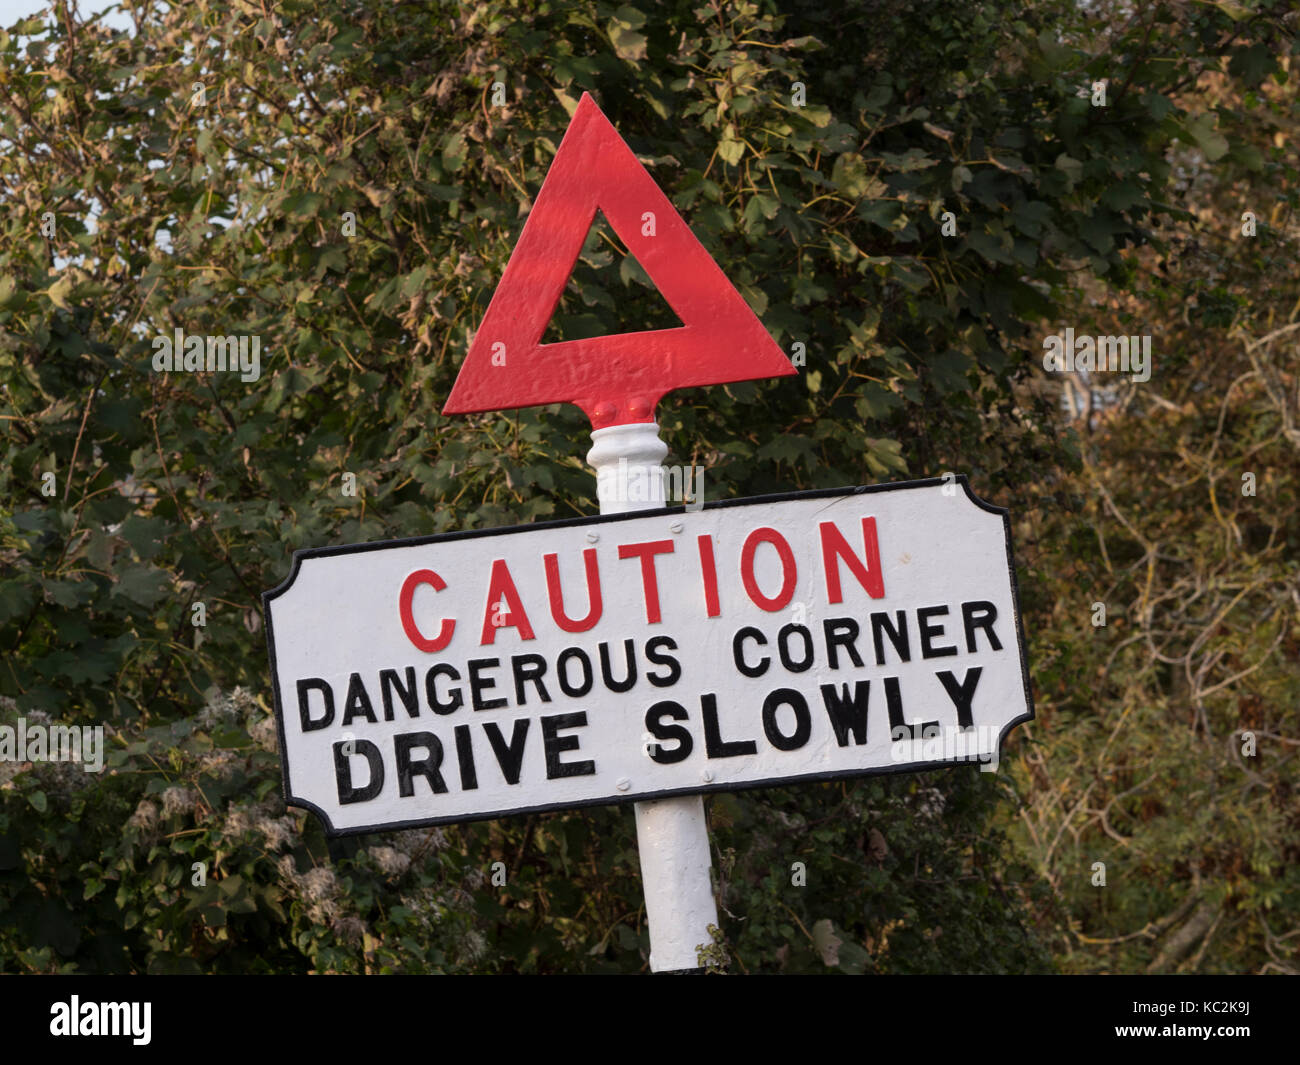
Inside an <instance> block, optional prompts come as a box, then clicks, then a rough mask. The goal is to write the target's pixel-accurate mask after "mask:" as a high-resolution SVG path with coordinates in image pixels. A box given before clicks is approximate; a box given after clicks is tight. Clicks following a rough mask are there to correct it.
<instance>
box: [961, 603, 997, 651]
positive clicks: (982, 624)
mask: <svg viewBox="0 0 1300 1065" xmlns="http://www.w3.org/2000/svg"><path fill="white" fill-rule="evenodd" d="M997 619H998V608H997V607H995V606H994V605H993V604H992V603H990V602H989V601H988V600H987V599H982V600H980V601H979V602H977V603H962V605H961V620H962V624H963V625H964V626H965V628H966V650H967V651H969V652H970V653H971V654H974V653H975V650H976V648H975V630H976V629H983V630H984V633H985V635H986V636H988V638H989V646H990V647H992V648H993V650H995V651H1001V650H1002V641H1001V640H999V639H998V635H997V633H995V632H994V631H993V622H995V621H997Z"/></svg>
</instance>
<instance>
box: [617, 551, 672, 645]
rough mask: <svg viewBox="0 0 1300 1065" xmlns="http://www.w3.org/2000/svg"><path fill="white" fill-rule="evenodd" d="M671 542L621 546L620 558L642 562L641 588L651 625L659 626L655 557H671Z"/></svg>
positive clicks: (646, 616) (657, 580)
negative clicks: (636, 559) (643, 591)
mask: <svg viewBox="0 0 1300 1065" xmlns="http://www.w3.org/2000/svg"><path fill="white" fill-rule="evenodd" d="M672 553H673V542H672V541H671V540H651V541H649V542H648V543H644V544H620V545H619V548H618V557H619V558H639V559H640V560H641V586H642V588H643V589H644V590H645V619H646V621H648V622H649V623H650V624H651V625H658V624H659V622H660V621H661V620H662V618H661V617H660V615H659V579H658V576H657V574H656V573H655V555H671V554H672Z"/></svg>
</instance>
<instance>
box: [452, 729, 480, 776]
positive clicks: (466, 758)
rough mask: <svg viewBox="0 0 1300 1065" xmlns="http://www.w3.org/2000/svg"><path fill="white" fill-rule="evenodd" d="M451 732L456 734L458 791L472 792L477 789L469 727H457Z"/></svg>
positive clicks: (476, 774) (476, 773)
mask: <svg viewBox="0 0 1300 1065" xmlns="http://www.w3.org/2000/svg"><path fill="white" fill-rule="evenodd" d="M452 731H453V732H455V734H456V761H457V762H458V763H459V764H460V789H461V791H474V790H476V789H477V788H478V770H476V769H475V768H474V746H473V744H472V743H471V742H470V736H469V726H468V725H457V726H456V727H455V728H454V729H453V730H452Z"/></svg>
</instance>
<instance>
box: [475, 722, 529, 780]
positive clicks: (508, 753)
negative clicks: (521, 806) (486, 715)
mask: <svg viewBox="0 0 1300 1065" xmlns="http://www.w3.org/2000/svg"><path fill="white" fill-rule="evenodd" d="M531 720H532V719H531V718H527V717H521V718H519V719H518V720H516V721H515V728H514V731H513V732H512V733H511V734H510V743H509V744H508V745H507V743H506V738H505V736H503V735H502V734H501V729H500V728H499V727H498V725H497V723H496V722H495V721H487V722H485V723H484V725H483V731H484V732H486V733H487V738H488V743H490V744H492V753H493V754H495V755H496V756H497V764H498V765H499V766H500V767H501V774H502V776H504V777H505V778H506V783H507V784H518V783H519V774H520V772H521V771H522V770H523V767H524V743H525V742H526V741H527V740H528V723H529V722H530V721H531Z"/></svg>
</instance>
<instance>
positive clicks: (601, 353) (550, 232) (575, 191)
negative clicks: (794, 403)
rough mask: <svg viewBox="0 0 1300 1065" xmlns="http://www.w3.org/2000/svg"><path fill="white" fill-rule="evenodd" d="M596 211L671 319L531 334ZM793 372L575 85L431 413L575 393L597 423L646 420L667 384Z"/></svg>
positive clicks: (555, 298) (542, 323) (568, 397)
mask: <svg viewBox="0 0 1300 1065" xmlns="http://www.w3.org/2000/svg"><path fill="white" fill-rule="evenodd" d="M598 208H599V209H600V210H601V211H603V212H604V213H605V217H606V218H607V219H608V221H609V224H610V225H611V226H613V228H614V232H616V233H617V234H618V235H619V237H620V238H621V239H622V240H623V243H624V244H625V245H626V246H627V248H628V249H629V250H630V251H631V252H632V254H633V255H635V256H636V259H637V261H638V262H640V264H641V265H642V266H643V267H644V268H645V271H646V273H647V274H649V275H650V279H651V280H652V281H653V282H654V283H655V284H656V285H657V286H658V288H659V291H660V292H661V293H662V294H663V297H664V299H665V300H667V301H668V304H669V306H670V307H672V309H673V310H674V311H675V312H676V314H677V317H678V318H679V319H681V321H682V322H683V323H684V324H683V325H682V326H681V327H679V328H675V329H655V330H650V331H647V332H640V333H619V334H615V335H612V336H603V337H591V338H589V339H585V340H566V341H563V342H561V343H557V344H543V343H541V339H542V334H543V332H544V331H545V330H546V326H547V324H548V323H549V322H550V320H551V315H552V314H553V313H554V311H555V308H556V305H557V304H558V303H559V302H560V296H561V294H562V293H563V292H564V287H565V285H566V284H567V283H568V280H569V276H570V275H571V274H572V272H573V266H574V263H576V262H577V260H578V255H579V253H580V252H581V251H582V246H583V243H584V242H585V240H586V238H587V233H588V231H589V230H590V229H591V224H592V222H593V221H594V220H595V217H596V210H597V209H598ZM796 372H797V371H796V370H795V368H794V367H793V366H792V365H791V364H790V360H789V359H787V358H786V356H785V354H784V353H783V352H782V351H781V349H780V348H779V347H778V346H777V344H776V342H775V341H774V340H773V339H772V338H771V337H770V336H769V335H768V333H767V330H765V329H764V328H763V324H762V323H761V322H760V321H759V320H758V317H757V316H756V315H755V314H754V312H753V311H752V310H750V308H749V305H748V304H747V303H746V302H745V301H744V299H743V298H742V297H741V295H740V293H739V292H737V291H736V289H735V288H734V287H733V286H732V284H731V282H730V281H728V280H727V278H726V275H724V274H723V272H722V270H721V269H719V267H718V264H717V263H715V262H714V261H713V259H712V258H711V257H710V255H709V253H708V252H707V251H705V249H704V245H702V244H701V243H700V242H699V240H697V239H696V237H695V234H694V233H692V232H691V230H690V227H689V226H687V224H686V223H685V221H683V220H682V217H681V215H679V214H678V213H677V211H676V209H675V208H674V207H673V205H672V203H670V202H669V200H668V197H667V196H665V195H664V193H663V191H662V190H661V189H660V188H659V186H658V185H656V184H655V181H654V179H653V178H652V177H651V176H650V175H649V173H647V172H646V169H645V167H643V166H642V165H641V164H640V163H639V162H638V161H637V158H636V156H635V155H633V154H632V149H631V148H629V147H628V146H627V143H626V142H625V141H624V140H623V138H622V137H620V136H619V135H618V131H617V130H616V129H614V127H613V125H611V124H610V121H609V119H607V118H606V117H605V115H604V114H603V113H602V112H601V110H600V108H599V107H597V106H596V102H595V101H594V100H593V99H592V98H591V97H590V96H589V95H588V94H586V93H583V96H582V100H581V101H580V102H579V104H578V107H577V109H576V110H575V111H574V114H573V120H572V121H571V122H570V123H569V128H568V130H567V131H566V132H565V134H564V139H563V140H562V141H561V142H560V147H559V149H558V150H557V151H556V153H555V159H554V161H552V163H551V168H550V170H549V171H548V172H547V174H546V180H545V181H544V182H543V183H542V188H541V191H540V192H538V194H537V200H536V202H535V203H534V204H533V209H532V211H531V212H530V213H529V215H528V220H527V221H526V222H525V223H524V229H523V232H522V233H521V234H520V235H519V243H518V244H517V245H516V246H515V250H514V254H512V255H511V256H510V261H509V262H508V263H507V264H506V269H505V273H504V274H503V275H502V278H501V283H500V284H499V285H498V286H497V290H496V292H495V294H494V295H493V296H492V302H491V303H490V304H489V305H488V309H487V314H485V315H484V316H483V323H482V325H480V326H479V329H478V332H477V333H476V334H475V335H474V340H473V343H472V344H470V349H469V354H468V355H467V356H466V357H465V362H464V365H462V366H461V370H460V375H459V376H458V377H457V378H456V384H455V385H454V386H453V388H452V390H451V395H450V396H449V397H448V399H447V404H446V406H445V407H444V408H443V413H444V414H470V413H475V412H478V411H490V410H506V409H510V408H514V407H532V406H537V405H540V404H544V403H574V404H576V405H577V406H579V407H581V408H582V410H583V411H584V412H585V413H586V415H587V417H588V418H590V419H591V423H592V426H593V428H596V429H601V428H605V427H607V426H610V425H622V424H626V423H632V422H651V421H654V415H655V404H656V403H658V402H659V400H660V398H662V397H663V395H664V394H665V393H666V392H669V391H671V390H672V389H674V388H693V387H697V386H700V385H720V384H725V383H727V382H729V381H752V380H756V379H759V378H764V377H784V376H787V375H789V374H793V373H796Z"/></svg>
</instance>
